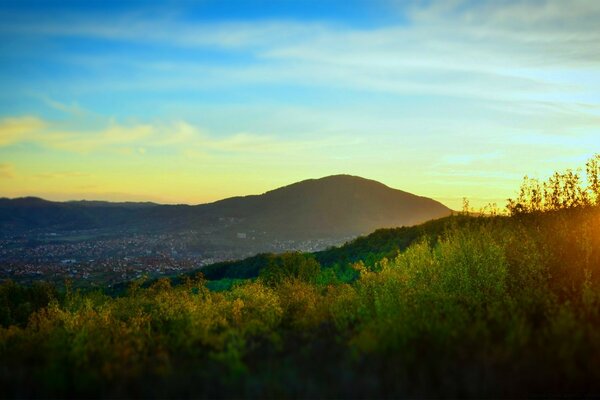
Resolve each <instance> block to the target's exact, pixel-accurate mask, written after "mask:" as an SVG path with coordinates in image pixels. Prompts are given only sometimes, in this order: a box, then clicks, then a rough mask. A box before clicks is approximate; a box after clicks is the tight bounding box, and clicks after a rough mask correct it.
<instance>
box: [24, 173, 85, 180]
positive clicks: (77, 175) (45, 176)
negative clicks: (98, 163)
mask: <svg viewBox="0 0 600 400" xmlns="http://www.w3.org/2000/svg"><path fill="white" fill-rule="evenodd" d="M89 176H90V174H88V173H85V172H77V171H63V172H44V173H41V174H36V175H35V177H36V178H41V179H64V178H86V177H89Z"/></svg>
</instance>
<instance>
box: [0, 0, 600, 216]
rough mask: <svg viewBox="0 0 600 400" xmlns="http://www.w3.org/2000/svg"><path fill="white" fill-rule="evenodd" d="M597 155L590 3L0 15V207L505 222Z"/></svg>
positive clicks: (86, 8)
mask: <svg viewBox="0 0 600 400" xmlns="http://www.w3.org/2000/svg"><path fill="white" fill-rule="evenodd" d="M599 151H600V1H597V0H570V1H564V0H547V1H546V0H505V1H486V0H478V1H465V0H462V1H461V0H446V1H443V0H414V1H393V0H367V1H357V0H356V1H354V0H344V1H325V0H320V1H318V0H314V1H289V0H279V1H260V0H244V1H227V0H218V1H208V0H206V1H202V0H200V1H163V2H158V1H151V2H143V1H131V2H128V1H110V0H108V1H102V2H95V1H70V2H59V1H47V0H46V1H27V0H19V1H10V0H3V1H1V2H0V196H4V197H18V196H29V195H34V196H40V197H43V198H47V199H51V200H72V199H102V200H113V201H124V200H127V201H140V200H144V201H146V200H148V201H156V202H162V203H189V204H197V203H204V202H210V201H214V200H218V199H221V198H225V197H230V196H235V195H247V194H258V193H263V192H265V191H267V190H270V189H273V188H276V187H280V186H284V185H287V184H290V183H293V182H296V181H300V180H303V179H309V178H319V177H323V176H327V175H333V174H341V173H344V174H352V175H358V176H362V177H365V178H370V179H375V180H378V181H380V182H383V183H385V184H387V185H388V186H391V187H394V188H398V189H402V190H405V191H408V192H411V193H415V194H419V195H423V196H428V197H432V198H435V199H437V200H439V201H441V202H443V203H444V204H446V205H448V206H450V207H451V208H455V209H460V207H461V203H462V198H463V197H467V198H468V199H469V200H470V203H471V205H472V206H474V207H476V208H477V207H481V206H483V205H485V204H487V203H497V204H498V205H499V206H500V207H503V206H504V205H505V203H506V199H507V198H508V197H512V196H514V195H515V194H516V191H517V189H518V187H519V184H520V182H521V179H522V178H523V176H524V175H529V176H530V177H538V178H541V179H543V178H545V177H547V176H549V175H550V174H551V173H552V172H553V171H555V170H561V169H565V168H577V167H580V166H583V165H584V163H585V161H586V159H588V158H589V157H590V156H591V155H593V154H594V153H597V152H599Z"/></svg>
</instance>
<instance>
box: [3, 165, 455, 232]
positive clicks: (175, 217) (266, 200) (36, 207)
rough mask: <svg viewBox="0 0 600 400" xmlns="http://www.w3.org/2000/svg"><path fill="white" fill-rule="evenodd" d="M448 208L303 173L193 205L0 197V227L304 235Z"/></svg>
mask: <svg viewBox="0 0 600 400" xmlns="http://www.w3.org/2000/svg"><path fill="white" fill-rule="evenodd" d="M450 214H451V211H450V209H449V208H447V207H446V206H444V205H443V204H441V203H439V202H437V201H435V200H432V199H429V198H426V197H421V196H416V195H414V194H411V193H407V192H404V191H401V190H397V189H392V188H390V187H388V186H386V185H384V184H382V183H379V182H376V181H373V180H369V179H364V178H360V177H357V176H350V175H334V176H328V177H325V178H321V179H309V180H305V181H302V182H298V183H294V184H292V185H289V186H285V187H281V188H278V189H275V190H271V191H269V192H266V193H264V194H261V195H251V196H244V197H233V198H228V199H225V200H220V201H217V202H214V203H209V204H201V205H195V206H190V205H158V204H154V203H110V202H102V201H72V202H64V203H63V202H51V201H46V200H43V199H39V198H34V197H27V198H18V199H6V198H3V199H0V229H1V230H3V231H4V232H5V233H6V232H15V233H18V232H27V231H30V230H52V231H59V232H60V231H70V230H88V229H109V230H110V229H118V230H120V231H123V230H128V229H135V230H137V231H144V230H148V231H154V232H156V231H161V230H164V231H166V230H181V229H203V230H204V231H205V232H207V231H208V232H210V233H211V234H212V235H216V236H222V237H223V238H225V239H226V238H230V237H232V235H233V237H235V235H236V234H238V233H240V234H241V235H242V236H244V235H248V236H250V235H253V234H257V235H263V236H265V235H266V236H268V237H272V238H277V239H280V240H305V239H311V238H338V237H339V238H345V237H355V236H358V235H361V234H366V233H370V232H372V231H374V230H376V229H378V228H390V227H397V226H410V225H415V224H418V223H421V222H424V221H427V220H431V219H436V218H440V217H444V216H447V215H450Z"/></svg>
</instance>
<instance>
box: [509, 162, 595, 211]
mask: <svg viewBox="0 0 600 400" xmlns="http://www.w3.org/2000/svg"><path fill="white" fill-rule="evenodd" d="M583 181H584V179H583V178H582V177H581V176H580V173H579V171H573V170H571V169H568V170H566V171H565V172H563V173H560V172H555V173H554V175H552V176H551V177H550V178H548V180H547V181H545V182H540V181H538V180H537V179H530V178H529V177H528V176H525V178H524V179H523V183H522V185H521V189H520V192H519V196H518V197H517V199H508V204H507V206H506V208H507V209H508V211H509V212H510V214H511V215H517V214H525V213H535V212H543V211H555V210H560V209H565V208H575V207H585V206H589V205H592V204H595V205H600V154H596V155H595V156H594V157H592V158H591V159H589V160H588V162H587V163H586V177H585V181H587V186H584V183H583Z"/></svg>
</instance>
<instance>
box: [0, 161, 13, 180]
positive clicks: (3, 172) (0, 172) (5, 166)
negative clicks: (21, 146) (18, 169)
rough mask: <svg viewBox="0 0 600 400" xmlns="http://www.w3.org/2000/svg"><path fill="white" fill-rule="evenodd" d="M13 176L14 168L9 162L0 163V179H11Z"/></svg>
mask: <svg viewBox="0 0 600 400" xmlns="http://www.w3.org/2000/svg"><path fill="white" fill-rule="evenodd" d="M14 177H15V168H14V166H13V165H12V164H9V163H0V179H12V178H14Z"/></svg>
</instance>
